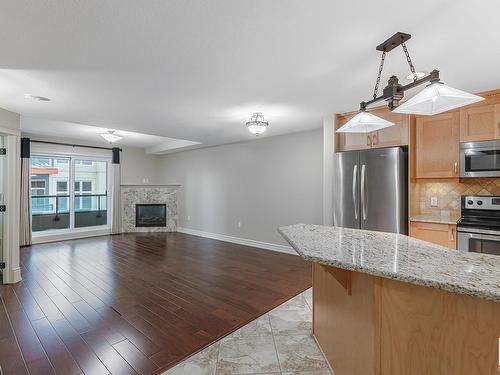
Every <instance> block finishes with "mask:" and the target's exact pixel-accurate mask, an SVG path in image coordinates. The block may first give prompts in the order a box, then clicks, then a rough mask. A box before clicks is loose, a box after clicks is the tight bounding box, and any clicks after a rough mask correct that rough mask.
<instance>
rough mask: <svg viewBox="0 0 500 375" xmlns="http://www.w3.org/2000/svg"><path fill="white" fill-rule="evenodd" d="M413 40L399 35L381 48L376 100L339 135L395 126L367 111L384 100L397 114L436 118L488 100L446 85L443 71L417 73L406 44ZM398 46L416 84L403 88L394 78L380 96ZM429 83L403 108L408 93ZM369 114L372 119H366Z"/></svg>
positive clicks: (375, 92)
mask: <svg viewBox="0 0 500 375" xmlns="http://www.w3.org/2000/svg"><path fill="white" fill-rule="evenodd" d="M410 38H411V35H410V34H405V33H401V32H398V33H396V34H394V35H393V36H391V37H390V38H389V39H387V40H386V41H385V42H383V43H382V44H380V45H378V46H377V48H376V49H377V51H382V58H381V61H380V66H379V70H378V76H377V80H376V82H375V89H374V90H373V99H371V100H369V101H366V102H365V101H363V102H361V103H360V104H359V108H360V113H358V114H357V115H356V116H354V117H353V118H352V119H350V120H349V121H348V122H347V123H346V124H344V125H343V126H342V127H340V128H339V129H337V132H338V133H347V132H349V133H370V132H372V131H374V130H378V129H382V128H385V127H389V126H392V125H394V123H392V122H390V121H386V120H384V119H381V118H379V117H377V116H375V115H372V114H369V113H368V112H366V108H367V107H368V106H369V105H372V104H374V103H377V102H380V101H382V100H385V101H386V102H387V103H388V106H389V109H390V110H391V111H393V112H395V113H408V114H416V115H435V114H438V113H442V112H446V111H449V110H451V109H455V108H460V107H463V106H466V105H469V104H472V103H476V102H479V101H481V100H484V98H482V97H480V96H477V95H474V94H470V93H468V92H465V91H461V90H458V89H455V88H453V87H450V86H447V85H445V84H444V83H442V82H441V81H440V78H439V70H433V71H432V72H430V73H429V74H425V75H422V73H419V72H416V71H415V67H414V66H413V62H412V61H411V57H410V54H409V53H408V49H407V48H406V44H405V43H406V41H407V40H409V39H410ZM398 46H402V47H403V52H404V53H405V56H406V60H407V62H408V65H409V66H410V71H411V75H412V76H413V82H411V83H409V84H407V85H404V86H403V85H401V84H400V83H399V79H398V77H396V76H391V77H390V78H389V82H388V84H387V86H386V87H384V90H383V92H382V95H380V96H378V86H379V83H380V77H381V75H382V70H383V68H384V61H385V56H386V54H387V52H390V51H392V50H393V49H394V48H396V47H398ZM426 82H430V84H428V85H427V86H426V87H425V88H424V89H423V90H422V91H420V92H419V93H418V94H416V95H415V96H414V97H412V98H411V99H409V100H407V101H406V102H404V103H402V104H401V105H400V101H401V100H402V99H403V97H404V92H405V91H406V90H409V89H412V88H414V87H417V86H419V85H421V84H424V83H426ZM367 114H369V115H370V116H366V115H367Z"/></svg>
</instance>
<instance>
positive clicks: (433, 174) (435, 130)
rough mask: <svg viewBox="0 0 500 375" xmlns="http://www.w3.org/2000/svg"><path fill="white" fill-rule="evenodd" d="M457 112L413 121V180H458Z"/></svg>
mask: <svg viewBox="0 0 500 375" xmlns="http://www.w3.org/2000/svg"><path fill="white" fill-rule="evenodd" d="M459 120H460V115H459V112H458V111H453V112H446V113H443V114H440V115H436V116H417V117H416V133H417V134H416V158H417V171H416V177H417V178H458V177H459V167H458V158H459V155H458V152H459V134H460V132H459V127H460V123H459Z"/></svg>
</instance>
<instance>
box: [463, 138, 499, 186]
mask: <svg viewBox="0 0 500 375" xmlns="http://www.w3.org/2000/svg"><path fill="white" fill-rule="evenodd" d="M460 177H500V140H498V141H484V142H464V143H460Z"/></svg>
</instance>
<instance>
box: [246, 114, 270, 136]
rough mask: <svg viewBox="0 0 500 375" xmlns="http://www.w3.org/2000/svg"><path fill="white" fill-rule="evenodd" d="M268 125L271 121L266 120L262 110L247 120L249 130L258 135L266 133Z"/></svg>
mask: <svg viewBox="0 0 500 375" xmlns="http://www.w3.org/2000/svg"><path fill="white" fill-rule="evenodd" d="M268 126H269V123H268V122H266V121H264V115H263V114H262V113H260V112H255V113H254V114H253V115H252V117H251V118H250V121H248V122H247V129H248V131H249V132H250V133H252V134H255V135H257V136H258V135H260V134H262V133H264V132H265V131H266V130H267V127H268Z"/></svg>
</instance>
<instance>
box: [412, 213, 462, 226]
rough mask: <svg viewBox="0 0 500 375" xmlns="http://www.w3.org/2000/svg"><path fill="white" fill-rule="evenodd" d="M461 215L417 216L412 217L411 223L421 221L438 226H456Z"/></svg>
mask: <svg viewBox="0 0 500 375" xmlns="http://www.w3.org/2000/svg"><path fill="white" fill-rule="evenodd" d="M458 219H459V215H451V216H440V215H415V216H412V217H410V221H419V222H424V223H436V224H456V223H457V221H458Z"/></svg>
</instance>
